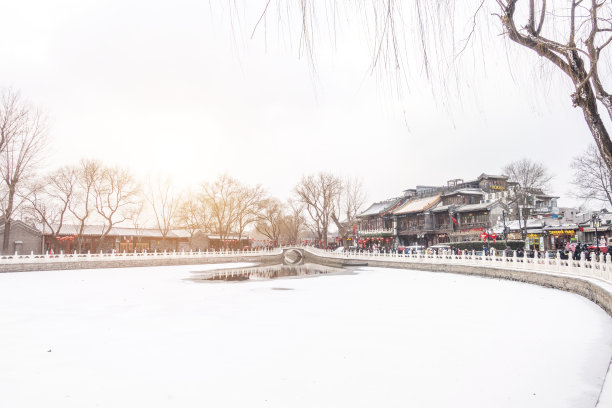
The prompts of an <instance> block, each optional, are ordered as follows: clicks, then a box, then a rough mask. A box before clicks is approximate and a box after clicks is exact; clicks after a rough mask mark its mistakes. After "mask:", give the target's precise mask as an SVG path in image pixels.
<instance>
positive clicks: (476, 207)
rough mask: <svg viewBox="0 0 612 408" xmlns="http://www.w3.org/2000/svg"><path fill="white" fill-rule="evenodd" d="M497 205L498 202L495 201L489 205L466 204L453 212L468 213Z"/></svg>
mask: <svg viewBox="0 0 612 408" xmlns="http://www.w3.org/2000/svg"><path fill="white" fill-rule="evenodd" d="M498 204H500V203H499V200H495V201H492V202H490V203H480V204H466V205H462V206H461V207H457V209H456V210H455V211H457V212H468V211H479V210H488V209H490V208H492V207H494V206H496V205H498Z"/></svg>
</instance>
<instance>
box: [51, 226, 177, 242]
mask: <svg viewBox="0 0 612 408" xmlns="http://www.w3.org/2000/svg"><path fill="white" fill-rule="evenodd" d="M58 226H59V225H54V226H53V227H54V229H56V228H57V227H58ZM79 230H80V225H74V224H63V225H62V228H61V230H60V232H59V235H77V234H78V233H79ZM103 231H104V226H102V225H85V227H84V229H83V236H93V237H99V236H100V235H102V233H103ZM108 235H109V236H136V237H148V238H158V239H162V238H163V236H162V233H161V231H160V230H159V229H158V228H133V227H132V228H130V227H113V228H111V230H110V232H109V233H108ZM166 238H189V233H188V232H187V231H185V230H170V231H169V232H168V234H167V235H166Z"/></svg>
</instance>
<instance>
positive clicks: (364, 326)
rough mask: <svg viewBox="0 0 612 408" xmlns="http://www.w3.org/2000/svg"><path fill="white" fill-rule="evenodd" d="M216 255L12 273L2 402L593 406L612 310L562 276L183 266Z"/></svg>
mask: <svg viewBox="0 0 612 408" xmlns="http://www.w3.org/2000/svg"><path fill="white" fill-rule="evenodd" d="M241 265H245V264H241ZM229 266H231V267H236V266H237V264H232V265H222V266H220V267H229ZM210 268H213V266H211V265H206V266H175V267H154V268H132V269H98V270H81V271H53V272H28V273H15V274H0V328H1V332H0V333H1V334H0V407H11V408H14V407H79V408H82V407H283V408H288V407H368V408H371V407H420V408H422V407H538V408H541V407H555V408H562V407H572V408H576V407H593V406H594V405H595V401H596V400H597V395H598V392H599V390H600V387H601V383H602V381H603V377H604V375H605V373H606V368H607V364H608V362H609V361H610V356H611V354H612V319H610V317H609V316H607V315H606V314H605V312H604V311H603V310H601V309H600V308H599V307H598V306H596V305H595V304H593V303H591V302H589V301H588V300H586V299H584V298H582V297H580V296H577V295H573V294H570V293H565V292H561V291H557V290H552V289H545V288H541V287H537V286H531V285H527V284H521V283H517V282H511V281H503V280H494V279H483V278H478V277H469V276H460V275H453V274H442V273H427V272H418V271H406V270H394V269H381V268H361V269H358V272H359V273H358V274H356V275H334V276H322V277H319V278H316V279H287V280H272V281H249V282H239V283H236V282H228V283H216V284H201V283H193V282H189V281H186V280H184V278H186V277H189V276H190V274H191V271H196V270H205V269H210ZM279 288H282V289H285V290H279ZM286 289H290V290H286Z"/></svg>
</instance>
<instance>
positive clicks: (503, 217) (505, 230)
mask: <svg viewBox="0 0 612 408" xmlns="http://www.w3.org/2000/svg"><path fill="white" fill-rule="evenodd" d="M502 220H503V222H504V240H505V241H506V248H505V249H507V248H508V227H506V210H502Z"/></svg>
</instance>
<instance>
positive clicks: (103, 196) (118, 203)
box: [94, 167, 140, 251]
mask: <svg viewBox="0 0 612 408" xmlns="http://www.w3.org/2000/svg"><path fill="white" fill-rule="evenodd" d="M94 190H95V205H96V211H97V213H98V214H99V215H100V217H102V219H103V220H104V226H103V229H102V234H101V235H100V239H99V241H98V248H97V249H96V250H97V251H99V250H100V249H102V247H103V244H104V239H105V238H106V237H107V235H108V234H109V233H110V231H111V229H112V228H113V226H114V225H116V224H120V223H122V222H123V221H125V220H127V219H128V217H129V215H130V213H131V212H132V211H131V207H133V206H134V205H135V204H137V202H138V200H139V199H140V198H139V196H138V192H139V186H138V185H137V183H136V182H135V181H134V178H133V177H132V175H131V174H130V172H129V171H128V170H126V169H121V168H118V167H110V168H104V169H102V171H101V174H100V177H99V178H98V180H97V182H96V183H95V184H94Z"/></svg>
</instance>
